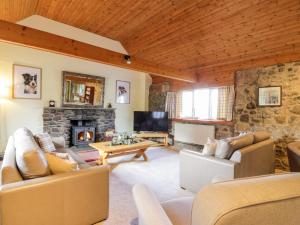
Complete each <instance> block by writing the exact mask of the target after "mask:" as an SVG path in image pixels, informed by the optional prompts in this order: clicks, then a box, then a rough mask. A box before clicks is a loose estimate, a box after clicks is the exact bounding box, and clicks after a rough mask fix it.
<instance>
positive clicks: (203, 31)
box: [0, 0, 300, 83]
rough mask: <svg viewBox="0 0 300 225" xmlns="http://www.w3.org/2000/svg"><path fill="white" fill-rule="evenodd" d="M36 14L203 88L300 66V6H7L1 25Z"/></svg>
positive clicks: (64, 1) (269, 1) (112, 2)
mask: <svg viewBox="0 0 300 225" xmlns="http://www.w3.org/2000/svg"><path fill="white" fill-rule="evenodd" d="M33 14H38V15H41V16H44V17H47V18H49V19H53V20H55V21H58V22H62V23H65V24H68V25H71V26H74V27H78V28H81V29H83V30H87V31H90V32H93V33H96V34H99V35H102V36H105V37H109V38H112V39H114V40H118V41H120V42H121V43H122V44H123V45H124V47H125V48H126V50H127V51H128V52H129V54H130V55H132V56H134V57H137V58H141V59H143V60H146V61H150V62H153V63H155V64H157V65H164V66H168V67H171V68H174V69H178V70H181V71H188V72H192V73H194V74H197V75H198V76H199V81H201V82H205V80H206V81H211V83H213V82H223V83H230V82H232V74H233V71H235V70H237V69H241V68H249V67H255V66H260V65H269V64H273V63H279V62H287V61H295V60H300V0H247V1H245V0H222V1H220V0H152V1H149V0H139V1H137V0H122V1H119V0H86V1H82V0H32V1H30V0H1V3H0V19H3V20H7V21H10V22H17V21H18V20H20V19H23V18H25V17H27V16H30V15H33Z"/></svg>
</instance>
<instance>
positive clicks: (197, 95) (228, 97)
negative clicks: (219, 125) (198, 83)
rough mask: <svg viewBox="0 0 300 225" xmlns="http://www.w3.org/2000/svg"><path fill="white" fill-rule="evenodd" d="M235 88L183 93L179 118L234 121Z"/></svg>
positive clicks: (196, 90) (197, 90)
mask: <svg viewBox="0 0 300 225" xmlns="http://www.w3.org/2000/svg"><path fill="white" fill-rule="evenodd" d="M233 100H234V89H233V86H228V87H220V88H203V89H195V90H186V91H182V92H181V94H180V100H179V101H177V104H179V106H178V107H177V108H179V109H180V110H179V117H180V118H187V119H199V120H232V106H233Z"/></svg>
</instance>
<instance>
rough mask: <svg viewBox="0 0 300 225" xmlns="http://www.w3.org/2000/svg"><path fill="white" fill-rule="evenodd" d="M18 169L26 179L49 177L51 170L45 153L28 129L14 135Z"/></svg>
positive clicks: (22, 129)
mask: <svg viewBox="0 0 300 225" xmlns="http://www.w3.org/2000/svg"><path fill="white" fill-rule="evenodd" d="M14 140H15V148H16V163H17V167H18V169H19V171H20V173H21V175H22V177H23V178H24V179H32V178H37V177H43V176H47V175H49V168H48V163H47V160H46V157H45V155H44V153H43V151H42V150H41V149H40V147H39V146H38V144H37V143H36V141H35V139H34V137H33V134H32V132H31V131H30V130H28V129H27V128H21V129H18V130H17V131H16V132H15V133H14Z"/></svg>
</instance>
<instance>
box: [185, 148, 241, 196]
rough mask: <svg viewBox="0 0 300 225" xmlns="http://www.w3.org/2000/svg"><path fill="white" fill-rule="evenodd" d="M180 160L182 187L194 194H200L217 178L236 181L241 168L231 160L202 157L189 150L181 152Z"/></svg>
mask: <svg viewBox="0 0 300 225" xmlns="http://www.w3.org/2000/svg"><path fill="white" fill-rule="evenodd" d="M179 160H180V163H179V166H180V169H179V170H180V171H179V179H180V186H181V187H182V188H185V189H187V190H190V191H192V192H198V191H199V190H200V189H201V188H203V187H204V186H205V185H208V184H210V183H211V182H212V181H213V179H214V178H215V177H222V179H224V180H231V179H234V178H235V171H236V170H237V168H238V166H239V164H238V163H236V162H232V161H230V160H226V159H219V158H216V157H212V156H202V155H201V154H199V153H197V152H193V151H188V150H182V151H180V153H179Z"/></svg>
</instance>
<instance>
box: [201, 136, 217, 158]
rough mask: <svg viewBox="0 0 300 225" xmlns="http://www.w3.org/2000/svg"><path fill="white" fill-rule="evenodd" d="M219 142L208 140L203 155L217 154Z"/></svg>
mask: <svg viewBox="0 0 300 225" xmlns="http://www.w3.org/2000/svg"><path fill="white" fill-rule="evenodd" d="M216 149H217V142H216V141H215V140H212V139H210V138H208V140H207V143H206V144H205V145H204V148H203V150H202V155H204V156H213V155H215V153H216Z"/></svg>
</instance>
